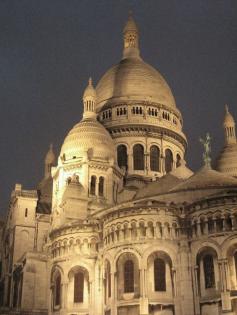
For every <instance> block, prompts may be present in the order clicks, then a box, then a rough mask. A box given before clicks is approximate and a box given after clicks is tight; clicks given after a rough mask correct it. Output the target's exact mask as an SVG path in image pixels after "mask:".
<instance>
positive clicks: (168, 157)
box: [165, 149, 173, 173]
mask: <svg viewBox="0 0 237 315" xmlns="http://www.w3.org/2000/svg"><path fill="white" fill-rule="evenodd" d="M172 168H173V154H172V152H171V150H170V149H166V150H165V171H166V173H169V172H171V171H172Z"/></svg>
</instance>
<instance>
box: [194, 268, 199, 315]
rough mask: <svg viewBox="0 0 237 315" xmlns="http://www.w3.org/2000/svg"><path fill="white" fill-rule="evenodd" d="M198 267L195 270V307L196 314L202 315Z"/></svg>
mask: <svg viewBox="0 0 237 315" xmlns="http://www.w3.org/2000/svg"><path fill="white" fill-rule="evenodd" d="M198 268H199V267H198V266H197V265H196V266H194V268H193V282H194V283H193V286H194V307H195V314H197V315H199V314H200V297H199V283H198Z"/></svg>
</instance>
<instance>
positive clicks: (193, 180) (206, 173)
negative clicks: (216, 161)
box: [171, 165, 237, 192]
mask: <svg viewBox="0 0 237 315" xmlns="http://www.w3.org/2000/svg"><path fill="white" fill-rule="evenodd" d="M222 187H223V188H226V187H237V179H235V178H232V177H230V176H227V175H225V174H222V173H220V172H217V171H215V170H213V169H211V167H209V166H207V165H205V166H203V167H202V168H201V169H200V170H199V171H198V172H196V173H195V174H194V175H193V176H191V177H190V178H188V179H187V180H185V181H184V182H183V183H181V184H179V185H177V186H176V187H174V188H173V189H171V192H176V191H177V192H178V191H189V190H195V189H211V188H222Z"/></svg>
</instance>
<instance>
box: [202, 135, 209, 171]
mask: <svg viewBox="0 0 237 315" xmlns="http://www.w3.org/2000/svg"><path fill="white" fill-rule="evenodd" d="M200 142H201V143H202V145H203V147H204V152H203V154H202V157H203V161H204V164H205V165H206V166H210V164H211V156H210V155H211V136H210V135H209V133H207V134H206V138H205V139H202V138H200Z"/></svg>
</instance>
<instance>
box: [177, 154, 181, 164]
mask: <svg viewBox="0 0 237 315" xmlns="http://www.w3.org/2000/svg"><path fill="white" fill-rule="evenodd" d="M180 162H181V156H180V155H179V154H177V155H176V167H179V166H180Z"/></svg>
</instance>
